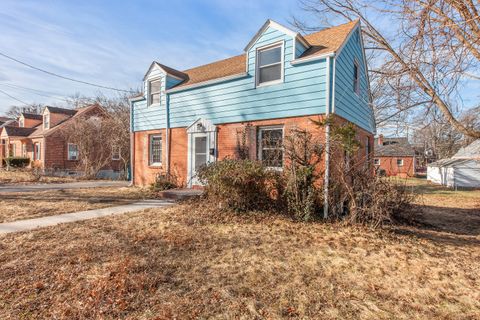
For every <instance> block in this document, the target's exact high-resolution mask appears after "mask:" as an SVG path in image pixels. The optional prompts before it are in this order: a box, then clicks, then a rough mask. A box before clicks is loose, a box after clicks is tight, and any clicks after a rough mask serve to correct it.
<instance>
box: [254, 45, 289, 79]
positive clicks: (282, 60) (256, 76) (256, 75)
mask: <svg viewBox="0 0 480 320" xmlns="http://www.w3.org/2000/svg"><path fill="white" fill-rule="evenodd" d="M277 47H280V48H281V54H280V55H281V56H280V74H281V77H280V79H278V80H272V81H268V82H262V83H260V72H259V71H260V64H259V61H260V59H259V52H260V51H266V50H269V49H274V48H277ZM284 60H285V41H283V40H282V41H278V42H275V43H272V44H269V45H266V46H263V47H259V48H257V49H256V51H255V85H256V86H257V87H263V86H270V85H274V84H279V83H283V82H284V77H285V61H284ZM276 64H278V63H272V64H269V65H266V66H262V67H269V66H273V65H276Z"/></svg>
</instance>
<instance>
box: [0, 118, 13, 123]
mask: <svg viewBox="0 0 480 320" xmlns="http://www.w3.org/2000/svg"><path fill="white" fill-rule="evenodd" d="M9 120H13V119H11V118H7V117H0V122H7V121H9Z"/></svg>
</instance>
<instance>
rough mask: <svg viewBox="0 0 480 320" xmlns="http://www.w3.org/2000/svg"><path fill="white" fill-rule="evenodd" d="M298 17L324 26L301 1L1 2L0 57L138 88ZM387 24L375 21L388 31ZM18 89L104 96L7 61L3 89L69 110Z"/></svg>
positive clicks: (237, 49) (2, 65)
mask: <svg viewBox="0 0 480 320" xmlns="http://www.w3.org/2000/svg"><path fill="white" fill-rule="evenodd" d="M294 15H295V16H297V17H301V18H303V19H306V20H307V21H308V22H309V23H310V24H312V25H316V26H318V21H315V20H314V19H312V17H310V16H306V15H305V14H304V12H303V11H302V10H301V9H300V7H299V5H298V2H297V0H240V1H233V0H232V1H230V0H210V1H207V0H204V1H198V0H196V1H194V0H178V1H154V0H151V1H148V0H134V1H113V0H105V1H100V0H96V1H95V0H82V1H67V0H64V1H52V0H37V1H29V0H22V1H19V0H2V3H1V10H0V52H1V53H4V54H7V55H10V56H12V57H15V58H17V59H19V60H22V61H25V62H28V63H29V64H32V65H34V66H37V67H40V68H43V69H46V70H49V71H52V72H56V73H59V74H62V75H65V76H69V77H73V78H77V79H80V80H84V81H89V82H95V83H98V84H102V85H106V86H112V87H116V88H124V89H129V88H139V87H140V85H141V81H142V77H143V74H144V73H145V72H146V70H147V68H148V66H149V65H150V63H151V62H152V61H153V60H157V61H159V62H161V63H163V64H166V65H168V66H171V67H173V68H177V69H179V70H183V69H187V68H190V67H194V66H197V65H201V64H205V63H208V62H211V61H215V60H218V59H222V58H226V57H229V56H233V55H237V54H240V53H241V52H242V50H243V48H244V47H245V45H246V44H247V43H248V41H249V40H250V39H251V38H252V37H253V35H254V34H255V33H256V31H257V30H258V29H259V28H260V27H261V25H262V24H263V23H264V22H265V21H266V20H267V19H268V18H271V19H274V20H276V21H278V22H280V23H282V24H284V25H287V26H288V25H289V22H290V21H291V20H292V16H294ZM384 20H385V19H383V20H382V17H378V19H375V21H376V22H377V23H381V25H380V26H381V28H382V30H384V31H385V32H387V31H388V26H389V24H390V22H388V21H384ZM382 21H383V23H382ZM331 22H332V24H335V23H337V21H331ZM16 86H24V87H28V88H32V89H37V90H42V92H38V93H40V94H42V95H45V92H43V91H47V92H48V94H47V95H59V96H71V95H73V94H75V93H80V94H82V95H87V96H90V95H94V94H95V93H96V92H98V91H99V89H97V88H92V87H88V86H85V85H82V84H78V83H73V82H69V81H65V80H61V79H58V78H54V77H51V76H49V75H46V74H44V73H40V72H38V71H35V70H32V69H29V68H26V67H24V66H22V65H20V64H17V63H15V62H13V61H10V60H7V59H5V58H4V57H1V56H0V90H2V91H4V92H6V93H8V94H10V95H11V96H13V97H15V98H18V99H20V100H22V101H25V102H27V103H32V102H38V103H46V104H55V103H62V100H61V97H58V96H57V97H56V98H52V97H44V96H41V95H37V94H34V93H32V92H31V91H26V90H24V89H20V88H18V87H16ZM463 86H464V92H465V94H464V96H463V98H464V101H463V102H464V103H465V105H467V106H472V105H477V104H478V101H479V98H480V81H478V80H472V81H469V82H468V83H466V84H465V83H464V84H463ZM102 92H103V93H105V94H111V93H112V92H111V91H108V90H103V91H102ZM11 105H21V103H19V102H17V101H15V100H14V99H12V98H10V97H8V96H6V95H5V94H4V93H2V92H0V114H2V113H3V112H5V111H6V110H7V109H8V107H9V106H11Z"/></svg>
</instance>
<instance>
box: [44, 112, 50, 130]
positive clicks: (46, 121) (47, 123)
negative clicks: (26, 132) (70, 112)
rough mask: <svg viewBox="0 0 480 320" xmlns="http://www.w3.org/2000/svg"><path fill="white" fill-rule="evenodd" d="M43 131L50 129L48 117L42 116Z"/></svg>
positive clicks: (47, 115) (46, 115)
mask: <svg viewBox="0 0 480 320" xmlns="http://www.w3.org/2000/svg"><path fill="white" fill-rule="evenodd" d="M43 129H44V130H47V129H50V115H49V114H44V115H43Z"/></svg>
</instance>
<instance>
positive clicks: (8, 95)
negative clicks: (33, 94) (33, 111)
mask: <svg viewBox="0 0 480 320" xmlns="http://www.w3.org/2000/svg"><path fill="white" fill-rule="evenodd" d="M0 92H1V93H3V94H4V95H6V96H7V97H10V98H12V99H13V100H16V101H18V102H20V103H23V104H28V103H26V102H25V101H22V100H20V99H17V98H15V97H14V96H12V95H10V94H8V93H6V92H5V91H3V90H0Z"/></svg>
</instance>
